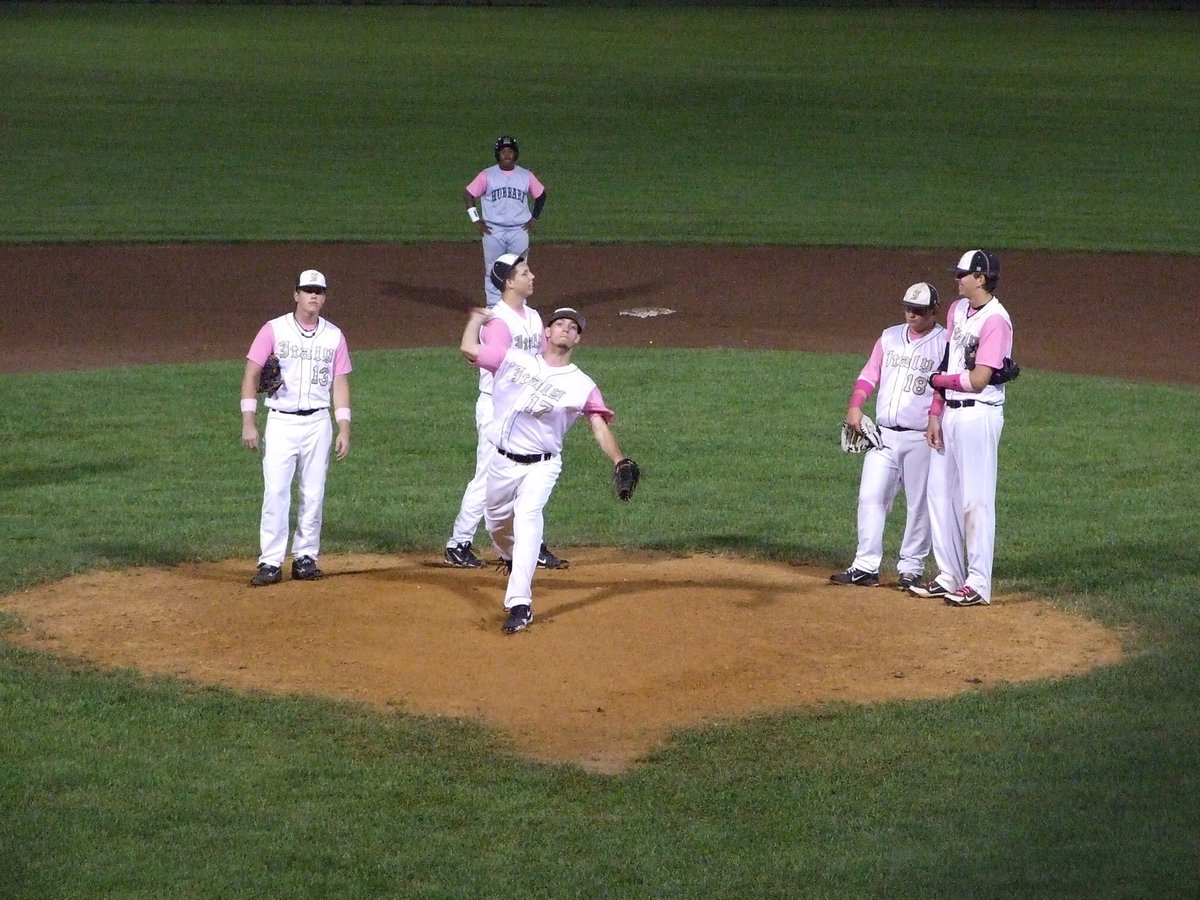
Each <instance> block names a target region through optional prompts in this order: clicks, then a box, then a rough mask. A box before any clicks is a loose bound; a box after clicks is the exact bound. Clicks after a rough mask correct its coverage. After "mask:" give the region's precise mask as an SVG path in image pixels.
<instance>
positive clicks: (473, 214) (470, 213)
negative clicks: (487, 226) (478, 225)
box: [467, 206, 479, 222]
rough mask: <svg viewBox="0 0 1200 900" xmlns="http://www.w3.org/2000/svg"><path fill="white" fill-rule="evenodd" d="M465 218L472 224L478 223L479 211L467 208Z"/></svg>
mask: <svg viewBox="0 0 1200 900" xmlns="http://www.w3.org/2000/svg"><path fill="white" fill-rule="evenodd" d="M467 218H468V219H470V220H471V221H472V222H478V221H479V210H478V209H476V208H475V207H474V206H472V207H469V208H468V209H467Z"/></svg>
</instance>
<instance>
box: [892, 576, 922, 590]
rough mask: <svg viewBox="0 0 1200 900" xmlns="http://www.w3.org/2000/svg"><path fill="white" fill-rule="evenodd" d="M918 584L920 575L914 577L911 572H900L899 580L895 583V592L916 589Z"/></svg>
mask: <svg viewBox="0 0 1200 900" xmlns="http://www.w3.org/2000/svg"><path fill="white" fill-rule="evenodd" d="M920 583H921V576H920V575H914V574H913V573H912V572H901V573H900V579H899V580H898V581H897V582H896V590H898V591H907V590H908V589H909V588H912V587H916V586H917V585H918V584H920Z"/></svg>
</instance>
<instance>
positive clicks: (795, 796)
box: [0, 4, 1200, 898]
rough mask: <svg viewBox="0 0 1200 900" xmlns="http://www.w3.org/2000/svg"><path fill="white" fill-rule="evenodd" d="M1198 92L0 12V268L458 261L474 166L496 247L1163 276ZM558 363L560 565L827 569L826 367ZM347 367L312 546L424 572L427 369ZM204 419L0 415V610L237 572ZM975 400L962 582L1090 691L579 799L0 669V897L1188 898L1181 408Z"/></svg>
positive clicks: (281, 722)
mask: <svg viewBox="0 0 1200 900" xmlns="http://www.w3.org/2000/svg"><path fill="white" fill-rule="evenodd" d="M1198 49H1200V42H1198V41H1197V27H1196V19H1195V18H1194V16H1192V15H1191V14H1187V13H1152V14H1151V13H1146V14H1134V13H1122V12H1104V13H1087V12H1078V11H1073V12H1063V11H1050V12H1047V11H1028V10H1011V9H1005V10H999V9H991V10H978V9H972V10H936V9H918V10H908V9H901V10H890V9H872V10H863V9H854V10H837V9H820V10H802V11H800V10H778V9H754V10H732V9H727V10H716V11H713V10H705V11H696V10H681V9H674V10H670V11H662V10H655V9H602V10H596V11H588V10H584V9H579V8H570V9H564V8H541V9H528V8H519V9H478V8H459V9H433V8H425V7H407V8H359V7H338V8H301V9H298V8H280V7H254V8H238V7H185V6H171V7H161V6H143V5H122V6H120V7H115V8H114V7H108V6H86V7H81V6H72V5H48V6H32V5H15V4H0V115H2V120H3V123H2V124H3V127H2V128H0V185H2V186H3V187H2V189H0V239H4V240H8V241H12V242H31V241H95V240H116V239H121V240H126V239H137V240H154V241H163V240H181V239H187V240H192V239H213V240H229V239H234V240H256V239H263V238H271V239H313V238H316V239H337V240H344V239H371V240H396V241H415V240H427V239H445V238H451V239H453V238H462V237H464V234H466V233H469V232H467V228H466V222H465V218H464V217H463V215H462V211H461V202H460V200H459V195H460V192H461V188H462V185H463V184H464V183H465V182H466V181H467V180H468V179H469V178H470V177H471V176H472V175H473V174H474V172H475V171H477V170H478V169H479V168H480V167H481V166H482V165H484V164H486V163H487V162H488V161H489V159H490V156H489V148H490V144H491V142H492V141H493V140H494V139H495V137H496V136H497V135H498V134H499V133H500V132H502V131H511V132H513V133H515V134H516V135H517V136H518V137H519V138H520V139H521V141H522V144H523V147H524V148H525V150H524V153H523V160H524V161H526V162H528V163H529V164H530V165H531V166H532V167H533V168H534V169H535V171H538V172H539V174H541V175H542V176H543V177H544V178H545V180H546V182H547V183H548V185H549V186H550V189H551V204H550V206H549V207H548V210H547V215H546V217H545V221H544V223H543V224H542V226H541V228H539V232H538V239H540V240H561V241H618V240H620V241H624V240H638V241H681V240H689V241H691V240H699V241H734V242H738V241H746V242H786V243H804V244H809V243H814V244H815V243H845V244H889V245H898V246H899V245H909V246H946V247H962V246H964V245H973V244H984V245H989V246H992V247H996V248H998V249H1001V250H1003V249H1005V248H1014V247H1043V248H1063V249H1109V250H1113V249H1130V250H1148V251H1156V252H1170V253H1196V252H1197V249H1198V247H1200V241H1198V239H1197V238H1198V232H1197V226H1196V222H1197V220H1198V217H1197V212H1198V211H1200V210H1197V205H1198V203H1200V200H1198V199H1197V198H1198V196H1200V192H1198V191H1197V187H1200V184H1198V183H1197V178H1198V176H1197V169H1196V165H1195V147H1196V145H1197V141H1196V138H1197V136H1198V135H1197V130H1198V129H1200V125H1198V123H1200V115H1198V113H1200V110H1197V108H1196V106H1197V104H1198V103H1200V100H1198V99H1197V98H1198V97H1200V92H1197V90H1196V87H1197V82H1198V79H1197V77H1196V76H1197V66H1200V53H1197V50H1198ZM497 50H499V51H500V52H499V53H497V52H496V51H497ZM698 289H700V286H698ZM9 302H24V303H47V302H50V301H49V300H48V299H47V298H42V297H22V298H9ZM1064 302H1067V303H1069V302H1072V298H1065V299H1064ZM1180 302H1181V303H1190V302H1191V300H1190V298H1189V297H1187V296H1183V295H1181V297H1180ZM48 312H52V310H48ZM1014 316H1015V317H1016V319H1017V330H1018V341H1019V335H1020V307H1019V302H1015V303H1014ZM885 324H889V323H887V322H881V323H880V326H881V327H882V326H883V325H885ZM1130 327H1133V328H1141V329H1145V330H1146V332H1147V335H1148V338H1152V335H1153V332H1154V330H1155V329H1157V328H1162V327H1168V323H1160V322H1153V323H1145V322H1139V321H1138V320H1137V317H1136V310H1135V309H1131V317H1130ZM250 337H251V336H250V335H247V341H248V340H249V338H250ZM1079 338H1080V340H1086V339H1087V338H1086V334H1085V333H1081V334H1080V336H1079ZM4 339H5V340H6V341H19V340H20V339H21V336H20V335H11V334H9V333H7V332H5V334H4ZM866 349H867V348H865V347H864V348H863V350H864V352H865V351H866ZM581 353H582V354H583V355H582V356H581V361H582V362H583V363H584V365H585V367H586V368H587V369H588V371H589V372H590V373H592V374H593V375H595V376H596V378H597V380H598V381H599V382H600V384H601V385H602V386H603V387H604V390H605V393H606V396H608V397H609V398H610V400H611V401H612V403H613V404H614V405H615V406H616V408H617V409H618V410H619V411H620V419H619V422H618V428H619V433H620V435H621V439H622V442H623V444H624V445H625V446H626V448H627V449H629V450H630V452H633V453H635V455H637V456H638V457H639V458H640V459H641V460H642V461H643V462H644V463H645V465H646V469H647V479H646V481H645V483H644V485H643V487H642V491H641V493H640V495H639V497H638V499H637V500H636V501H635V502H634V503H632V504H629V505H628V506H617V505H616V504H614V503H613V502H612V501H611V499H610V498H609V496H608V494H607V492H606V487H605V485H604V477H605V474H606V472H605V470H604V464H603V460H602V459H601V458H600V457H599V455H598V454H597V452H596V451H595V448H594V447H593V446H592V442H591V440H590V438H589V437H588V435H587V434H586V433H583V432H579V431H577V432H576V433H573V434H572V435H571V436H570V440H569V443H568V453H569V454H570V463H569V465H568V466H567V469H566V472H565V474H564V477H563V479H562V481H561V482H560V486H559V488H558V490H557V491H556V494H555V497H554V498H553V500H552V501H551V504H550V507H549V508H548V516H549V518H550V520H551V522H552V524H553V528H554V530H555V534H556V535H558V536H560V537H561V540H562V541H563V543H564V546H566V547H570V546H572V545H580V544H588V543H597V544H601V543H603V544H608V543H616V544H622V543H628V544H632V545H637V546H649V547H661V548H666V549H673V550H679V551H688V550H706V551H717V552H725V551H729V552H737V553H745V554H754V555H763V556H768V557H772V558H777V559H797V560H802V561H805V562H809V563H813V564H819V565H827V566H831V567H832V566H835V565H843V564H844V563H845V561H846V558H847V554H848V553H849V552H850V551H851V549H852V547H853V541H854V535H853V528H854V526H853V515H854V498H855V495H856V491H857V479H858V464H857V461H856V460H854V459H852V458H849V457H844V456H842V455H840V454H837V453H834V452H831V450H832V441H833V437H832V435H831V434H830V433H829V424H828V423H829V422H830V421H835V422H836V421H837V417H838V416H839V415H840V414H841V412H842V407H843V405H844V401H845V392H846V389H847V385H848V384H849V382H850V381H851V380H852V379H853V376H854V374H855V373H856V372H857V370H858V367H859V366H860V365H861V359H860V358H858V357H856V356H849V357H848V356H817V355H811V354H794V353H765V352H739V351H716V350H705V351H682V350H672V351H657V352H648V351H633V350H598V349H597V350H591V349H587V348H584V349H583V350H582V351H581ZM1170 362H1171V361H1165V363H1167V364H1169V363H1170ZM355 363H356V374H355V376H354V390H355V408H356V413H357V415H356V421H355V447H354V451H353V453H352V456H351V458H350V459H349V460H347V461H346V462H345V463H341V464H336V465H335V466H334V469H333V474H332V476H331V480H330V492H329V504H328V510H327V521H326V529H325V536H326V549H327V550H328V551H329V552H338V551H351V550H370V551H379V552H392V551H396V550H402V549H420V550H428V551H430V552H437V547H438V545H439V544H440V543H441V542H442V540H444V533H443V532H444V530H445V528H446V527H448V525H449V520H450V518H451V517H452V515H453V511H454V509H455V507H456V504H457V501H458V495H459V492H460V491H461V486H462V482H463V480H464V477H465V475H466V473H467V472H468V471H469V469H470V466H471V457H472V447H473V440H474V438H473V433H472V432H471V429H470V427H469V426H470V417H471V405H472V402H473V400H472V397H473V387H472V382H471V379H470V377H469V373H466V372H465V371H464V370H463V367H462V365H461V363H460V362H459V361H458V359H457V357H456V355H455V353H454V352H453V349H452V348H446V349H445V350H436V349H434V350H414V351H397V352H375V353H362V354H357V355H356V357H355ZM239 379H240V364H239V363H238V361H236V360H230V361H224V362H214V363H207V364H202V365H188V366H150V367H142V368H132V369H124V370H101V371H94V372H81V373H69V374H52V375H39V376H32V375H26V376H5V377H2V378H0V400H2V401H3V417H2V418H0V438H2V440H0V523H2V528H3V530H2V531H0V558H3V559H4V560H5V561H6V563H7V565H6V566H5V567H4V569H3V571H0V590H2V591H4V592H6V593H9V592H14V591H20V590H22V589H24V588H26V587H28V586H30V585H32V584H35V583H38V582H42V581H46V580H51V579H54V578H57V577H60V576H62V575H64V574H66V573H69V572H76V571H85V570H89V569H94V568H121V567H125V566H129V565H133V564H164V565H169V564H171V563H174V562H177V561H180V560H184V559H217V558H224V557H229V556H241V557H245V558H246V559H247V570H248V571H249V568H250V567H251V564H252V560H253V558H254V556H255V548H254V546H253V545H254V541H255V536H256V531H257V529H256V520H257V503H258V494H259V490H260V489H259V477H260V475H259V472H258V465H257V460H256V458H255V456H254V455H253V454H249V453H246V452H244V451H242V450H241V449H240V448H239V447H238V443H237V437H238V421H237V415H236V412H235V411H233V410H235V404H234V397H235V395H236V390H237V384H238V382H239ZM164 385H168V386H169V387H168V388H167V389H166V390H164V387H163V386H164ZM697 385H700V390H698V391H697V390H696V386H697ZM98 397H104V398H119V401H118V402H104V403H99V402H97V399H96V398H98ZM1011 400H1012V402H1011V404H1010V406H1009V409H1008V423H1007V425H1006V430H1005V434H1004V441H1003V443H1002V449H1001V478H1000V480H1001V484H1000V494H999V498H998V502H999V524H1000V527H999V535H998V541H997V554H998V563H997V577H998V587H999V589H1000V590H1001V591H1002V592H1004V593H1008V594H1012V593H1036V594H1041V595H1045V596H1046V597H1048V598H1049V600H1050V602H1053V603H1055V604H1058V605H1061V606H1062V607H1063V608H1066V609H1070V610H1073V611H1076V612H1078V613H1080V614H1083V615H1088V616H1092V617H1095V618H1098V619H1100V620H1102V621H1104V622H1105V623H1107V624H1109V625H1110V626H1112V627H1114V628H1118V629H1121V631H1122V633H1123V634H1125V635H1126V637H1127V641H1128V645H1129V649H1130V651H1131V655H1130V659H1129V660H1128V661H1127V662H1125V663H1123V664H1122V665H1120V666H1116V667H1112V668H1110V669H1106V670H1103V671H1098V672H1093V673H1090V674H1088V675H1085V676H1082V677H1079V678H1073V679H1069V680H1064V681H1059V682H1053V683H1040V684H1031V685H1022V686H1014V687H1004V688H1000V689H996V690H988V691H974V690H972V691H970V692H968V693H966V694H964V695H962V696H960V697H958V698H955V699H952V700H948V701H938V702H921V703H889V704H881V705H878V706H873V707H868V708H852V707H846V706H841V705H830V706H822V707H819V708H813V709H805V710H799V711H796V712H794V713H790V714H787V715H778V716H770V717H762V718H758V719H755V720H753V721H750V722H746V723H741V724H739V725H736V726H733V725H731V726H726V727H719V728H718V727H711V728H700V729H695V730H692V731H688V732H686V733H684V734H681V735H679V736H677V738H676V739H675V740H674V741H673V742H672V743H670V744H669V745H668V746H666V747H664V748H662V749H661V750H659V751H657V752H656V753H655V754H654V755H653V756H652V758H651V759H650V760H648V761H647V762H646V764H645V765H643V766H641V767H640V768H638V769H636V770H635V771H633V772H631V773H628V774H626V775H623V776H620V777H602V776H592V775H587V774H584V773H581V772H579V771H578V770H575V769H573V768H571V767H560V766H543V765H533V764H530V763H527V762H525V761H523V760H521V759H520V758H518V757H516V756H514V755H512V754H510V753H509V752H508V751H507V749H506V748H505V747H504V745H503V742H502V739H501V738H500V737H498V736H496V735H492V734H489V733H486V732H484V731H483V730H482V729H479V728H476V727H474V726H470V725H465V724H461V723H454V722H448V721H441V720H431V719H424V718H418V717H410V716H406V715H403V714H399V713H398V714H396V715H392V716H381V715H377V714H375V713H372V712H368V711H365V710H362V709H359V708H357V707H354V706H350V705H346V704H334V703H328V702H325V701H320V700H316V699H311V698H292V699H288V698H284V699H280V698H271V697H265V696H241V695H237V694H234V693H232V692H228V691H224V690H218V689H212V688H206V687H203V686H197V685H190V684H184V683H180V682H176V681H173V680H169V679H146V678H142V677H141V676H138V675H137V674H135V673H129V672H115V673H101V672H97V671H94V670H92V669H91V668H89V667H87V666H84V665H76V664H74V663H72V662H71V661H69V660H61V659H56V658H52V657H49V656H46V655H43V654H35V653H29V652H26V651H24V650H20V649H18V648H16V647H15V646H13V645H12V644H10V643H7V642H0V897H5V898H7V897H31V898H32V897H37V898H42V897H98V896H108V897H213V896H221V897H251V896H253V897H261V896H272V897H308V896H338V897H368V896H372V897H374V896H389V897H408V896H423V897H739V898H742V897H804V896H816V897H849V896H877V897H893V896H912V897H932V896H939V897H969V896H970V897H974V896H984V897H1012V896H1022V897H1026V896H1045V897H1052V896H1053V897H1059V896H1076V897H1097V896H1108V897H1191V896H1193V895H1194V893H1195V888H1196V881H1197V873H1198V872H1200V831H1198V828H1197V820H1196V809H1197V808H1200V750H1198V749H1197V746H1198V738H1200V712H1198V711H1197V703H1196V699H1197V691H1196V687H1195V686H1196V684H1197V683H1198V680H1200V657H1198V654H1197V647H1196V635H1197V630H1198V626H1200V621H1198V615H1197V603H1196V599H1197V597H1196V595H1197V578H1198V576H1200V563H1198V562H1197V552H1196V542H1195V534H1196V533H1197V524H1198V523H1197V521H1196V518H1197V517H1196V514H1195V512H1194V510H1195V509H1196V507H1197V504H1198V503H1200V496H1198V494H1200V477H1198V475H1200V471H1198V469H1200V464H1198V463H1197V461H1196V455H1195V453H1194V450H1193V447H1192V444H1193V443H1194V440H1193V437H1192V436H1194V435H1195V434H1196V433H1198V431H1200V427H1198V426H1200V421H1198V416H1197V412H1196V392H1195V391H1194V390H1192V389H1185V388H1177V387H1167V386H1147V385H1131V384H1126V383H1122V382H1118V381H1113V380H1104V379H1084V378H1075V377H1068V376H1059V375H1054V374H1051V373H1048V372H1039V371H1029V372H1027V373H1026V374H1024V375H1023V376H1022V378H1021V380H1020V381H1018V382H1017V383H1016V384H1015V385H1014V386H1013V387H1012V389H1011ZM748 434H749V435H755V436H756V437H755V439H754V440H753V441H747V440H746V437H745V435H748ZM897 512H899V511H897ZM897 537H898V535H897V534H896V522H895V521H893V523H892V525H891V526H890V528H889V546H894V544H895V541H896V540H897ZM887 599H889V600H890V599H892V598H891V597H890V592H889V596H888V597H887ZM881 602H883V600H882V599H881ZM968 614H979V615H985V616H986V615H987V614H988V613H987V612H986V611H968ZM2 624H4V625H5V626H7V627H13V628H19V627H21V623H20V622H18V621H16V620H15V619H13V618H12V617H11V616H10V617H5V618H4V620H3V623H2ZM413 627H422V626H421V623H420V618H419V616H414V625H413ZM663 639H664V641H666V640H670V635H664V636H663ZM531 647H535V643H531ZM519 675H520V673H497V677H511V678H513V679H514V686H513V689H514V690H522V691H525V692H527V693H528V695H529V697H530V702H536V697H537V686H536V685H524V684H521V683H520V681H519Z"/></svg>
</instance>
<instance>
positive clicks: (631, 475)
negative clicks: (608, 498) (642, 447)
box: [613, 456, 642, 500]
mask: <svg viewBox="0 0 1200 900" xmlns="http://www.w3.org/2000/svg"><path fill="white" fill-rule="evenodd" d="M641 477H642V470H641V468H640V467H639V466H638V464H637V463H635V462H634V461H633V460H632V459H630V458H629V457H628V456H627V457H625V458H624V459H623V460H621V461H620V462H619V463H617V464H616V465H615V466H613V490H615V491H616V492H617V499H618V500H628V499H629V498H630V497H632V496H633V492H634V491H636V490H637V486H638V481H640V480H641Z"/></svg>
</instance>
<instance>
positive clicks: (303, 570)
mask: <svg viewBox="0 0 1200 900" xmlns="http://www.w3.org/2000/svg"><path fill="white" fill-rule="evenodd" d="M324 574H325V573H324V572H322V571H321V570H320V569H318V568H317V561H316V560H315V559H313V558H312V557H311V556H302V557H300V558H299V559H294V560H292V580H293V581H316V580H317V579H318V578H320V577H321V576H322V575H324Z"/></svg>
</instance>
